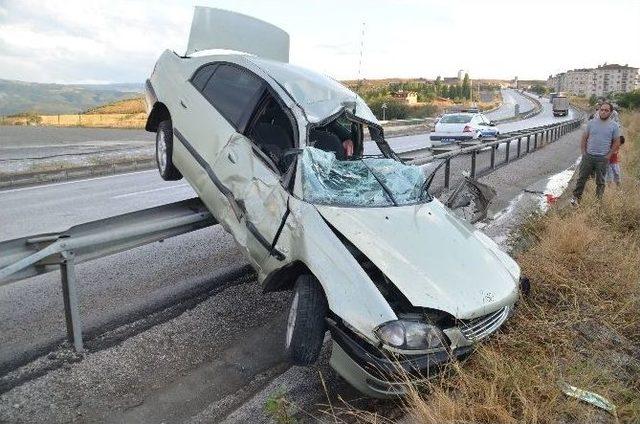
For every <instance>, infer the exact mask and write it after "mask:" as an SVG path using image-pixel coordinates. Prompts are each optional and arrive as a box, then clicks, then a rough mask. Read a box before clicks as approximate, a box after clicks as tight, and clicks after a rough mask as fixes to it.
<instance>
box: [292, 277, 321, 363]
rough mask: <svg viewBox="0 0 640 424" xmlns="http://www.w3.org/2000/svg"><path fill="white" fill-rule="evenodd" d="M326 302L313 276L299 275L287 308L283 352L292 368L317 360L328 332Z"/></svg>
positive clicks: (318, 283)
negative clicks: (289, 306) (292, 365)
mask: <svg viewBox="0 0 640 424" xmlns="http://www.w3.org/2000/svg"><path fill="white" fill-rule="evenodd" d="M327 310H328V306H327V299H326V298H325V295H324V291H323V290H322V286H321V285H320V282H319V281H318V280H317V279H316V278H315V277H314V276H313V275H308V274H305V275H301V276H300V277H298V279H297V280H296V285H295V289H294V294H293V300H292V301H291V308H290V309H289V318H288V320H287V332H286V335H285V352H286V355H287V357H288V358H289V360H290V361H291V362H292V363H293V364H295V365H310V364H312V363H314V362H315V361H316V359H318V355H319V354H320V350H321V349H322V342H323V340H324V334H325V332H326V330H327V324H326V322H325V317H326V315H327Z"/></svg>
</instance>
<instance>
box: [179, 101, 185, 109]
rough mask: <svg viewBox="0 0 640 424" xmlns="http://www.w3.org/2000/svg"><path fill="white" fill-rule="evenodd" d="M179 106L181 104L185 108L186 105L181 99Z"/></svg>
mask: <svg viewBox="0 0 640 424" xmlns="http://www.w3.org/2000/svg"><path fill="white" fill-rule="evenodd" d="M180 106H182V107H183V108H185V109H187V105H185V104H184V102H183V101H182V100H180Z"/></svg>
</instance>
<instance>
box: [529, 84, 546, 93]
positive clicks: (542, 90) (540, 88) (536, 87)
mask: <svg viewBox="0 0 640 424" xmlns="http://www.w3.org/2000/svg"><path fill="white" fill-rule="evenodd" d="M531 91H533V92H534V93H536V94H539V95H543V94H547V88H546V87H545V86H543V85H540V84H535V85H534V86H533V87H531Z"/></svg>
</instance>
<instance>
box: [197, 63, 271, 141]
mask: <svg viewBox="0 0 640 424" xmlns="http://www.w3.org/2000/svg"><path fill="white" fill-rule="evenodd" d="M263 90H264V83H263V82H262V80H260V79H259V78H257V77H256V76H254V75H253V74H251V73H249V72H247V71H243V70H242V69H240V68H238V67H235V66H231V65H224V64H223V65H219V66H218V67H217V68H216V70H215V72H214V73H213V75H212V76H211V78H209V81H208V82H207V83H206V85H205V86H204V90H203V91H202V94H203V95H204V97H206V98H207V100H209V102H211V104H212V105H213V106H214V107H215V108H216V109H218V111H219V112H220V114H222V116H224V117H225V118H226V119H227V120H228V121H229V122H231V124H232V125H233V126H234V127H235V128H236V129H238V130H239V131H242V130H243V129H244V126H245V125H246V122H247V120H248V119H249V117H250V115H251V113H252V111H253V110H254V109H255V106H256V104H257V102H258V100H259V97H260V95H261V93H262V92H263Z"/></svg>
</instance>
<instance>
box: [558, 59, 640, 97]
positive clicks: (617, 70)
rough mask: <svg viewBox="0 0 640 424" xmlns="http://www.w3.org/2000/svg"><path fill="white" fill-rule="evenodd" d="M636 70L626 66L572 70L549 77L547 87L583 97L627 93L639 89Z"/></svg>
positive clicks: (602, 66) (614, 65)
mask: <svg viewBox="0 0 640 424" xmlns="http://www.w3.org/2000/svg"><path fill="white" fill-rule="evenodd" d="M639 83H640V81H639V77H638V68H634V67H632V66H628V65H624V66H623V65H616V64H611V65H607V64H606V63H605V64H604V65H599V66H598V67H597V68H583V69H573V70H570V71H567V72H562V73H560V74H557V75H550V76H549V78H548V79H547V86H548V87H549V88H551V89H553V90H555V91H568V92H570V93H573V94H579V95H584V96H591V95H595V96H598V97H599V96H606V95H607V94H610V93H627V92H629V91H633V90H635V89H637V88H639Z"/></svg>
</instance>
